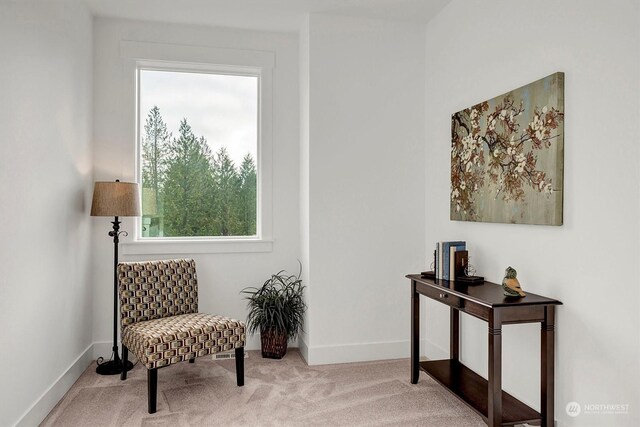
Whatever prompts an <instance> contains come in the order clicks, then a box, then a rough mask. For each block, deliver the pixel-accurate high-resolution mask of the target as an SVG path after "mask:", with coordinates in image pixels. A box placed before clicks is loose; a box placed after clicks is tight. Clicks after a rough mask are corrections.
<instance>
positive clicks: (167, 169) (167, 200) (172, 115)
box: [138, 64, 260, 240]
mask: <svg viewBox="0 0 640 427" xmlns="http://www.w3.org/2000/svg"><path fill="white" fill-rule="evenodd" d="M138 143H139V149H138V165H139V178H140V182H141V188H142V224H141V227H139V238H141V239H143V240H154V239H172V240H177V239H185V238H187V239H202V238H210V239H216V238H217V239H219V238H221V237H224V238H227V239H228V238H247V237H254V238H255V237H258V236H260V212H259V206H260V203H259V201H260V199H259V196H260V194H259V193H260V188H259V177H260V170H259V168H260V162H259V156H258V153H259V143H260V74H259V72H257V71H256V72H252V71H247V70H246V69H243V70H240V71H233V70H232V71H229V69H228V68H227V69H222V68H220V69H215V68H213V69H207V70H202V69H195V70H194V69H188V68H180V67H179V66H175V67H171V66H167V65H166V64H164V65H163V66H161V67H154V66H142V65H139V66H138Z"/></svg>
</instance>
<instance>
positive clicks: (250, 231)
mask: <svg viewBox="0 0 640 427" xmlns="http://www.w3.org/2000/svg"><path fill="white" fill-rule="evenodd" d="M239 178H240V192H239V206H238V213H239V216H240V223H241V224H240V234H241V235H243V236H253V235H255V234H256V209H257V202H258V201H257V197H256V196H257V193H256V187H257V177H256V165H255V163H254V161H253V157H251V154H247V155H246V156H244V159H242V164H241V165H240V172H239Z"/></svg>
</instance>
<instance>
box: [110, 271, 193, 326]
mask: <svg viewBox="0 0 640 427" xmlns="http://www.w3.org/2000/svg"><path fill="white" fill-rule="evenodd" d="M118 281H119V283H120V318H121V320H120V324H121V326H122V328H123V329H124V328H125V327H126V326H128V325H132V324H134V323H137V322H142V321H145V320H152V319H159V318H161V317H169V316H176V315H178V314H189V313H197V312H198V281H197V278H196V263H195V261H194V260H192V259H170V260H163V261H144V262H121V263H119V264H118Z"/></svg>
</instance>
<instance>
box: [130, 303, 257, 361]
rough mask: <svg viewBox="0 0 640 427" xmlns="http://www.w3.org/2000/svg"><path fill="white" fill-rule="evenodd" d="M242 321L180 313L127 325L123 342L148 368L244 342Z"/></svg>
mask: <svg viewBox="0 0 640 427" xmlns="http://www.w3.org/2000/svg"><path fill="white" fill-rule="evenodd" d="M245 331H246V329H245V324H244V323H243V322H240V321H238V320H234V319H230V318H228V317H222V316H213V315H210V314H204V313H191V314H181V315H178V316H171V317H164V318H160V319H154V320H147V321H144V322H138V323H135V324H133V325H129V326H127V327H125V328H124V331H123V332H122V344H123V345H125V346H126V347H127V348H128V349H129V351H130V352H132V353H133V354H135V355H136V357H137V358H138V360H139V361H140V362H141V363H143V364H144V365H145V366H146V367H147V369H153V368H159V367H161V366H167V365H170V364H172V363H177V362H182V361H184V360H189V359H193V358H195V357H200V356H206V355H208V354H214V353H218V352H221V351H228V350H233V349H234V348H238V347H244V345H245V340H246V337H245Z"/></svg>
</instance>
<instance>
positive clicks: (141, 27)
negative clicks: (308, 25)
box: [92, 18, 300, 355]
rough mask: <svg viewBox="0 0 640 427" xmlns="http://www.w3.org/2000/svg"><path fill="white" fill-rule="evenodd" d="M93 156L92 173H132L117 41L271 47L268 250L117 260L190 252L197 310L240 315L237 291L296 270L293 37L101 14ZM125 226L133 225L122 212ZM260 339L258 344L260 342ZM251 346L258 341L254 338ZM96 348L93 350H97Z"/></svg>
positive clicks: (102, 228) (97, 254)
mask: <svg viewBox="0 0 640 427" xmlns="http://www.w3.org/2000/svg"><path fill="white" fill-rule="evenodd" d="M94 36H95V43H94V49H95V55H94V57H95V61H94V68H95V75H94V94H95V103H94V122H95V126H94V144H95V145H94V149H95V151H94V162H95V170H96V173H95V179H96V180H114V179H121V180H133V179H135V178H134V177H135V171H134V164H135V163H134V160H135V159H134V154H133V153H134V143H135V141H134V140H133V138H132V135H133V129H132V127H133V123H134V118H133V117H130V115H129V113H128V111H130V108H129V105H130V103H131V102H133V100H134V96H135V94H134V93H129V92H127V90H128V88H129V87H130V85H129V83H128V82H129V80H128V79H129V77H130V76H127V75H125V66H124V65H123V64H124V63H123V61H122V60H121V57H120V41H122V40H128V41H141V42H153V43H167V44H181V45H190V46H211V47H219V48H229V49H248V50H259V51H269V52H273V53H274V55H275V61H276V65H275V68H274V69H273V239H274V243H273V251H272V252H267V253H227V254H188V253H183V254H170V253H168V254H166V255H148V256H144V255H141V256H121V260H142V259H164V258H169V257H193V258H194V259H195V260H196V263H197V268H198V282H199V300H200V310H201V311H205V312H212V313H218V314H225V315H228V316H233V317H236V318H240V319H244V318H245V316H246V302H245V301H244V300H243V296H241V295H240V291H241V290H242V289H243V288H244V287H246V286H259V285H261V284H262V283H263V282H264V280H265V279H266V278H267V277H268V276H269V275H270V274H271V273H274V272H277V271H278V270H280V269H287V270H288V271H290V272H292V273H297V271H298V263H297V258H299V244H300V243H299V188H298V181H299V167H298V164H299V143H298V141H299V124H298V121H299V99H298V43H297V37H296V36H295V35H292V34H284V33H264V32H251V31H243V30H231V29H222V28H213V27H198V26H186V25H171V24H158V23H148V22H138V21H126V20H114V19H104V18H99V19H96V21H95V32H94ZM110 227H111V224H110V223H109V219H108V218H102V219H96V220H95V221H94V227H93V234H92V238H93V247H94V256H93V283H94V287H95V298H94V305H93V308H94V330H93V336H94V339H95V341H97V342H103V343H104V345H98V346H96V352H97V353H98V354H99V352H101V351H102V352H107V351H109V348H110V344H107V343H110V342H111V340H112V338H111V334H112V332H111V330H112V329H111V327H112V326H111V325H112V322H113V317H112V316H113V314H112V307H113V306H112V300H113V297H112V295H113V294H112V292H113V290H112V289H113V284H112V283H113V279H112V278H113V273H112V271H113V270H112V260H113V243H112V241H111V239H110V238H109V237H108V236H107V232H108V230H109V229H110ZM123 229H124V230H128V231H132V230H133V226H132V221H131V219H129V218H126V219H125V222H124V224H123ZM257 345H258V346H259V343H257ZM249 348H256V341H255V340H251V341H250V345H249ZM98 354H96V355H98Z"/></svg>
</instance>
